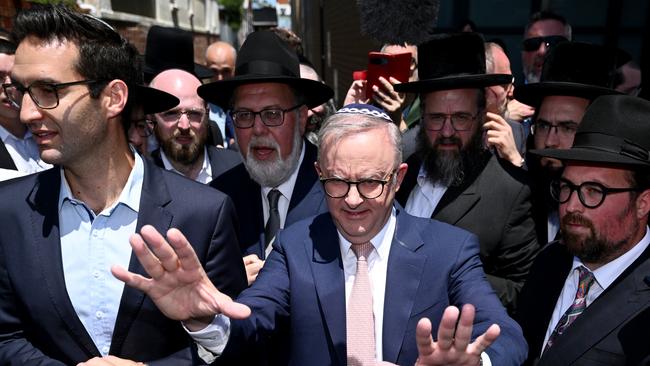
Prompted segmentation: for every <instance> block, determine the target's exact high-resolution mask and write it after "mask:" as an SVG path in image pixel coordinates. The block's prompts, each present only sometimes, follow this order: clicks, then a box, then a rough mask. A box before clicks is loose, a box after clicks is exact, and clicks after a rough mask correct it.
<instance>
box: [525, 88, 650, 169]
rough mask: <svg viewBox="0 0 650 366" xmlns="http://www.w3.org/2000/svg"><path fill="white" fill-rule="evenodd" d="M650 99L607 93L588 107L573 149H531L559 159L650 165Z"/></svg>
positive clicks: (539, 153) (536, 152)
mask: <svg viewBox="0 0 650 366" xmlns="http://www.w3.org/2000/svg"><path fill="white" fill-rule="evenodd" d="M649 117H650V101H647V100H644V99H641V98H637V97H632V96H628V95H605V96H601V97H598V98H596V100H594V101H593V102H592V103H591V105H590V106H589V107H588V108H587V111H586V112H585V115H584V116H583V117H582V122H580V125H579V126H578V130H577V131H576V135H575V139H574V140H573V146H571V148H570V149H540V150H531V152H532V153H533V154H536V155H540V156H546V157H550V158H556V159H560V160H572V161H585V162H596V163H608V164H616V165H632V166H644V167H650V124H648V118H649Z"/></svg>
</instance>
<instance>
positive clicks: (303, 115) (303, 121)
mask: <svg viewBox="0 0 650 366" xmlns="http://www.w3.org/2000/svg"><path fill="white" fill-rule="evenodd" d="M308 110H309V108H307V106H306V105H302V106H300V108H299V109H298V113H299V117H298V118H299V119H298V121H297V122H298V123H300V136H305V127H306V126H307V111H308Z"/></svg>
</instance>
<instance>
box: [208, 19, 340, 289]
mask: <svg viewBox="0 0 650 366" xmlns="http://www.w3.org/2000/svg"><path fill="white" fill-rule="evenodd" d="M198 93H199V95H200V96H201V97H202V98H203V99H204V100H206V101H208V102H210V103H213V104H215V105H218V106H220V107H221V108H223V109H224V110H230V114H231V116H232V118H233V123H234V125H235V136H236V138H237V143H238V145H239V152H240V153H241V156H242V158H243V163H242V164H240V165H239V166H237V167H235V168H234V169H231V170H230V171H228V172H225V173H224V174H222V175H221V176H220V177H218V178H215V180H214V181H213V182H212V183H211V186H212V187H215V188H217V189H218V190H220V191H222V192H224V193H226V194H227V195H228V196H230V198H232V200H233V202H234V203H235V208H236V209H237V216H238V218H239V222H240V224H241V225H240V231H239V238H240V246H241V251H242V253H244V255H245V257H244V262H245V264H246V272H247V275H248V281H249V283H251V282H252V281H254V280H255V277H256V276H257V273H258V271H259V269H260V268H261V266H262V265H263V260H264V259H265V258H266V256H267V255H268V253H269V252H270V250H271V248H272V246H271V242H272V241H273V237H274V236H275V233H276V232H277V230H278V229H279V228H283V227H286V226H289V225H290V224H292V223H294V222H296V221H298V220H301V219H303V218H305V217H308V216H311V215H315V214H317V213H321V212H325V211H327V208H326V207H325V200H324V194H323V190H322V189H321V187H320V184H318V176H317V175H316V172H315V171H314V168H313V167H314V162H315V161H316V148H315V147H314V146H313V145H312V144H311V143H309V142H308V141H306V140H305V139H304V138H303V136H304V134H305V125H306V123H307V115H308V109H309V108H314V107H317V106H320V105H321V104H323V103H325V102H326V101H327V100H329V99H330V98H331V97H332V95H333V91H332V89H330V88H329V87H328V86H326V85H325V84H323V83H321V82H318V81H314V80H309V79H303V78H301V77H300V66H299V61H298V56H297V55H296V53H295V52H293V51H292V50H291V49H290V48H289V46H288V45H287V44H286V43H285V42H284V41H283V40H281V39H280V38H278V36H276V35H275V34H274V33H271V32H264V31H263V32H254V33H252V34H250V35H249V36H248V38H247V39H246V41H245V42H244V44H243V45H242V47H241V50H240V53H239V56H238V57H237V64H236V66H235V76H234V77H232V78H230V79H225V80H220V81H216V82H214V83H211V84H206V85H202V86H201V87H199V89H198Z"/></svg>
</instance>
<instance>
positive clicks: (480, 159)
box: [395, 33, 538, 311]
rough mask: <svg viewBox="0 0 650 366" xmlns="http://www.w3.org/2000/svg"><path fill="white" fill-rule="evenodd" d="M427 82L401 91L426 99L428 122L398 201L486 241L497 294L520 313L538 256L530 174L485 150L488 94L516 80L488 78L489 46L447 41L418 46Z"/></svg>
mask: <svg viewBox="0 0 650 366" xmlns="http://www.w3.org/2000/svg"><path fill="white" fill-rule="evenodd" d="M418 58H419V60H418V64H419V65H420V81H418V82H412V83H404V84H398V85H396V87H395V88H396V89H397V90H398V91H400V92H414V93H419V95H420V100H421V101H422V107H421V111H422V119H421V122H420V131H419V132H418V142H417V152H416V153H415V154H414V155H413V156H411V157H410V158H408V159H407V164H408V165H409V166H411V167H415V169H413V170H409V171H408V172H407V174H406V177H405V178H404V183H403V184H402V188H401V189H400V190H399V191H398V192H397V196H396V197H397V200H398V201H399V202H400V203H401V204H402V205H403V206H404V207H405V209H406V212H408V213H410V214H412V215H415V216H419V217H430V218H434V219H437V220H440V221H443V222H446V223H449V224H452V225H455V226H458V227H461V228H463V229H466V230H468V231H470V232H472V233H474V234H475V235H477V236H478V237H479V242H480V246H481V259H482V261H483V266H484V269H485V273H486V274H487V278H488V280H489V281H490V283H491V284H492V287H493V288H494V290H495V291H496V293H497V295H499V298H500V299H501V301H502V302H503V304H504V305H505V306H506V307H507V308H508V310H509V311H513V310H514V308H515V306H516V300H517V294H518V292H519V290H520V289H521V287H522V286H523V283H524V280H525V278H526V275H527V273H528V270H529V267H530V265H531V264H532V261H533V259H534V257H535V254H536V253H537V251H538V245H537V240H536V236H535V224H534V221H533V218H532V214H531V204H530V200H529V198H530V189H529V188H528V185H527V183H526V179H525V178H526V177H525V176H524V174H525V171H523V170H522V169H517V168H515V167H514V166H512V165H511V164H510V163H508V162H506V161H504V160H503V159H498V158H497V157H496V156H494V154H492V153H491V152H490V151H489V150H488V149H487V148H484V147H483V146H484V141H483V130H484V129H485V128H486V126H485V122H486V110H485V109H486V97H485V88H486V87H489V86H492V85H503V84H507V83H509V82H511V81H512V75H509V74H497V73H493V74H486V73H485V48H484V43H483V39H482V37H481V36H480V35H478V34H476V33H462V34H446V35H440V36H438V37H437V38H435V39H433V40H431V41H429V42H426V43H424V44H422V45H420V46H418Z"/></svg>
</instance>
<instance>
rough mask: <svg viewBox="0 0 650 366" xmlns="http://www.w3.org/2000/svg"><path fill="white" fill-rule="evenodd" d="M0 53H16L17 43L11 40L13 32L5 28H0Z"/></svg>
mask: <svg viewBox="0 0 650 366" xmlns="http://www.w3.org/2000/svg"><path fill="white" fill-rule="evenodd" d="M0 53H4V54H6V55H13V54H15V53H16V44H15V43H14V42H12V41H11V33H9V31H8V30H6V29H4V28H0Z"/></svg>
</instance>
